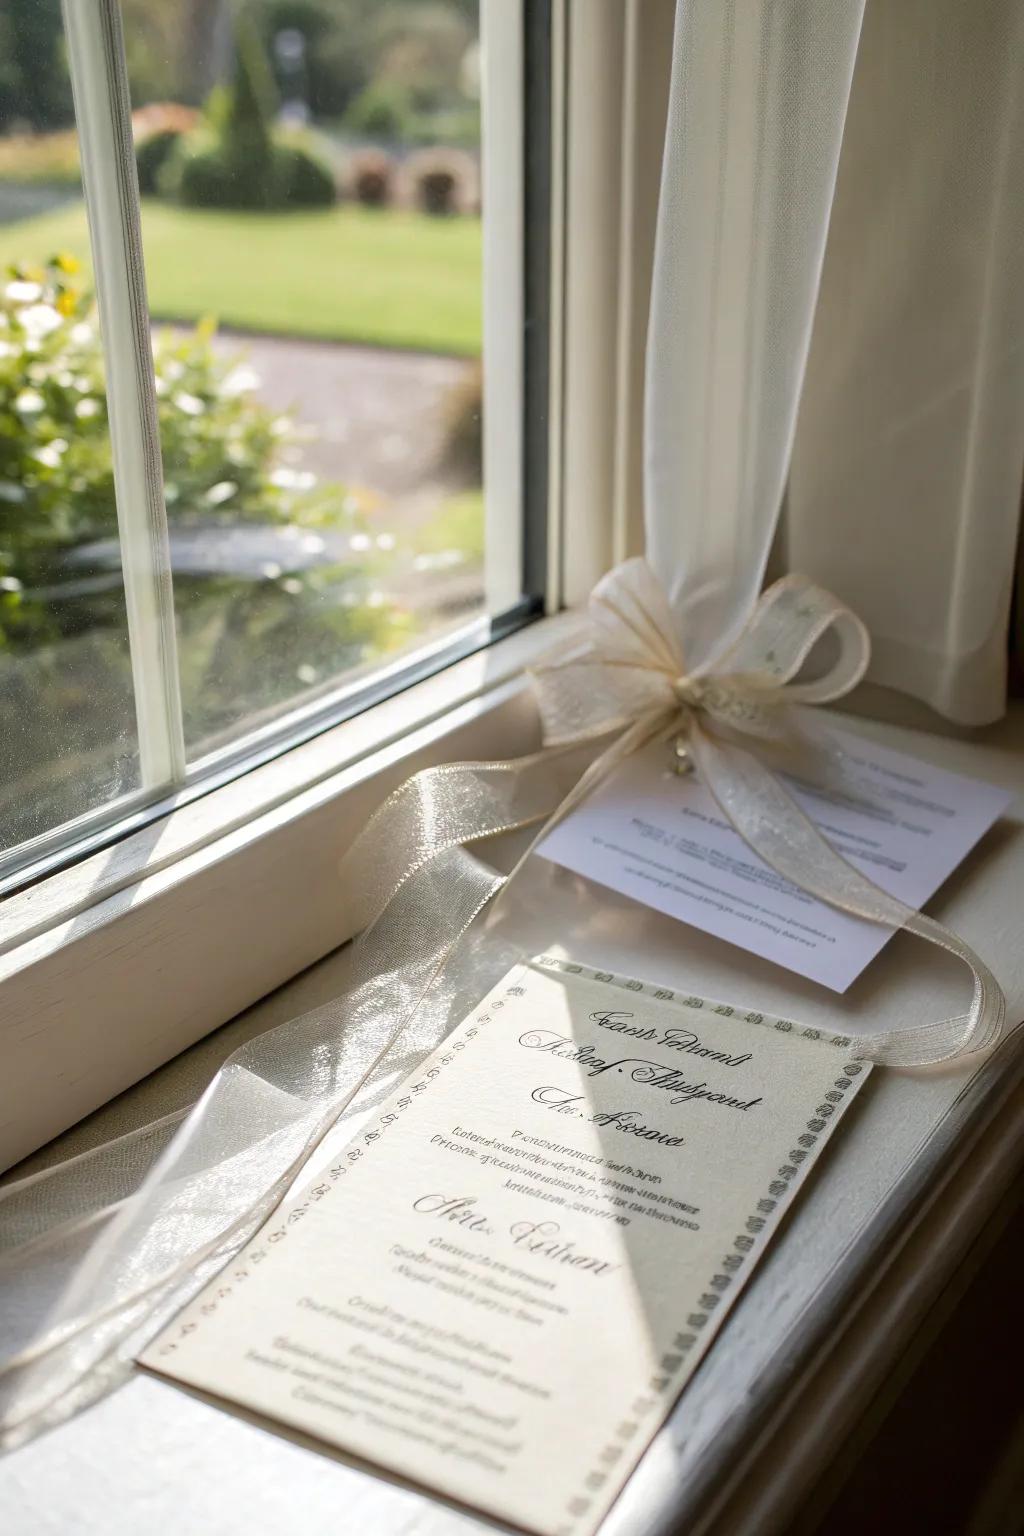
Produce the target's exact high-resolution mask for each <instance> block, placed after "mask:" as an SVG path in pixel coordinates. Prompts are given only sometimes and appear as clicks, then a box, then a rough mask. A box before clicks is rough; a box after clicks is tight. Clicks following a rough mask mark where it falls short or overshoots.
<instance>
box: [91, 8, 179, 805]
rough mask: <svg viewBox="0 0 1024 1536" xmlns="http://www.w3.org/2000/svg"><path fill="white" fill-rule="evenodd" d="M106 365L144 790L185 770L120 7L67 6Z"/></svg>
mask: <svg viewBox="0 0 1024 1536" xmlns="http://www.w3.org/2000/svg"><path fill="white" fill-rule="evenodd" d="M63 8H64V24H65V29H66V37H67V48H68V64H69V69H70V74H71V81H72V87H73V90H74V99H75V113H76V117H77V120H78V134H79V145H80V154H81V163H82V182H83V187H84V192H85V198H86V204H87V207H88V212H89V235H90V240H91V244H92V254H93V266H94V269H95V274H96V277H95V280H96V295H97V301H98V303H99V311H100V323H101V330H102V336H103V346H104V356H105V362H106V386H107V407H108V413H109V419H110V435H111V444H112V450H113V463H114V487H115V495H116V501H117V522H118V532H119V536H120V544H121V564H122V571H123V579H124V589H125V603H126V607H127V617H128V634H129V639H130V644H131V658H132V680H133V686H134V693H135V709H136V716H137V722H138V734H139V756H140V766H141V773H142V782H143V786H144V787H145V788H146V789H154V788H158V787H163V786H166V785H173V784H177V783H180V782H181V780H182V779H183V777H184V771H185V744H184V735H183V730H182V717H181V695H180V686H179V677H178V661H177V644H176V639H175V628H174V597H173V591H172V585H171V560H170V546H169V543H168V537H167V514H166V509H165V506H164V491H163V472H162V465H161V458H160V437H159V427H158V422H157V412H156V392H155V386H154V377H153V359H152V344H151V340H150V330H149V308H148V304H147V300H146V280H145V271H144V268H143V259H142V230H141V223H140V217H139V197H138V182H137V177H136V171H135V155H134V148H133V142H132V125H131V108H130V100H129V94H128V79H127V70H126V66H125V57H124V41H123V36H122V31H121V18H120V12H119V9H118V4H117V0H64V7H63Z"/></svg>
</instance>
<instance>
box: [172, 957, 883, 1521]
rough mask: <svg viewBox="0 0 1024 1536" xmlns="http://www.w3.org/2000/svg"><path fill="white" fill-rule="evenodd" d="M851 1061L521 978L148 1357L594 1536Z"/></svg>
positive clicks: (830, 1051)
mask: <svg viewBox="0 0 1024 1536" xmlns="http://www.w3.org/2000/svg"><path fill="white" fill-rule="evenodd" d="M849 1045H850V1042H849V1041H848V1040H847V1039H845V1038H844V1037H841V1036H829V1035H827V1034H822V1033H821V1032H819V1031H816V1030H805V1029H800V1028H798V1027H797V1026H796V1025H794V1024H791V1023H788V1022H782V1023H780V1022H779V1021H773V1020H769V1019H766V1018H765V1017H763V1016H762V1015H761V1014H759V1013H749V1012H748V1013H745V1014H742V1015H740V1014H737V1013H736V1012H735V1011H734V1010H733V1009H732V1008H730V1007H728V1006H727V1005H721V1004H720V1005H713V1004H705V1003H703V1002H702V1001H701V1000H700V999H697V998H685V997H680V996H675V995H673V993H672V992H670V991H667V990H665V989H656V988H654V987H649V986H641V984H640V983H637V982H633V981H628V980H623V979H621V978H613V977H611V976H609V975H602V974H600V973H594V972H592V971H587V970H585V969H584V968H583V967H580V966H576V965H572V964H570V963H568V962H560V961H544V962H539V963H535V964H533V965H531V966H525V965H524V966H522V967H519V968H518V969H517V970H515V971H513V972H511V973H510V974H509V975H508V976H506V977H505V979H504V980H503V981H502V982H501V983H500V984H499V986H498V987H497V988H496V989H495V990H494V991H493V992H492V993H491V994H490V996H489V997H488V998H486V999H485V1000H484V1002H483V1003H482V1004H480V1006H479V1007H478V1008H477V1009H476V1010H474V1013H473V1015H472V1016H471V1017H470V1018H469V1019H468V1020H467V1021H466V1022H465V1023H464V1024H463V1025H461V1026H460V1027H459V1028H458V1029H457V1030H456V1031H454V1033H453V1034H452V1035H451V1036H449V1038H448V1039H447V1040H446V1041H445V1042H444V1043H443V1044H442V1045H441V1046H440V1047H439V1049H438V1050H437V1051H436V1052H435V1053H434V1054H433V1056H432V1057H430V1058H428V1060H427V1061H426V1062H425V1063H424V1064H423V1066H422V1067H421V1068H420V1069H419V1070H418V1071H417V1072H415V1073H414V1074H413V1076H412V1078H411V1079H409V1080H408V1081H407V1082H405V1083H403V1084H402V1086H401V1087H400V1088H399V1089H398V1090H397V1091H396V1093H395V1094H394V1095H392V1097H391V1098H390V1099H389V1100H388V1101H387V1103H386V1104H385V1106H384V1109H383V1110H382V1112H381V1114H380V1115H379V1117H378V1118H377V1119H376V1120H375V1122H374V1123H372V1124H371V1125H369V1126H368V1127H367V1128H365V1129H364V1130H363V1131H361V1132H360V1133H359V1134H358V1135H357V1136H356V1138H355V1140H354V1141H353V1142H351V1143H350V1144H349V1146H348V1148H347V1149H346V1150H345V1151H344V1152H343V1153H342V1154H340V1155H339V1157H338V1159H337V1161H336V1162H335V1163H334V1165H333V1166H332V1167H331V1168H330V1169H329V1170H327V1171H326V1172H325V1173H324V1174H322V1175H320V1176H319V1177H317V1178H315V1179H314V1180H313V1181H312V1182H311V1183H310V1184H309V1185H307V1186H306V1187H305V1188H304V1189H303V1190H302V1191H301V1192H300V1193H299V1194H297V1195H296V1196H295V1197H294V1198H293V1199H291V1200H290V1201H289V1202H287V1203H286V1204H285V1205H284V1206H283V1207H282V1208H281V1209H280V1210H279V1211H278V1212H277V1213H275V1215H274V1217H272V1218H271V1220H270V1222H269V1223H268V1224H267V1226H266V1227H265V1228H264V1229H263V1230H262V1231H261V1232H260V1233H259V1234H258V1235H257V1237H256V1238H255V1239H254V1240H253V1241H252V1242H251V1243H250V1244H249V1245H248V1247H247V1248H246V1249H245V1250H243V1252H242V1253H241V1254H240V1255H239V1256H238V1258H237V1259H235V1260H234V1261H233V1262H232V1263H231V1264H229V1265H228V1266H227V1268H226V1269H225V1270H224V1271H223V1272H222V1274H221V1275H220V1276H219V1277H218V1278H217V1280H215V1281H214V1282H213V1283H212V1284H211V1286H209V1287H208V1288H207V1289H206V1290H205V1291H203V1292H202V1293H200V1295H199V1296H198V1297H197V1298H196V1299H195V1300H194V1301H193V1302H192V1303H191V1304H190V1305H189V1306H188V1307H187V1308H186V1309H185V1311H184V1312H183V1313H182V1314H181V1315H180V1316H179V1317H178V1318H177V1319H176V1320H175V1322H174V1323H172V1324H171V1325H170V1326H169V1327H168V1328H167V1329H166V1330H165V1331H164V1332H163V1333H162V1334H161V1335H160V1336H158V1337H157V1339H155V1340H154V1342H153V1343H152V1344H151V1345H150V1346H149V1348H148V1349H147V1351H146V1352H145V1354H144V1355H143V1357H142V1361H143V1363H144V1364H146V1365H147V1366H149V1367H151V1368H152V1369H154V1370H156V1371H159V1372H162V1373H164V1374H166V1375H169V1376H172V1377H176V1378H178V1379H180V1380H181V1381H183V1382H187V1383H189V1384H191V1385H193V1386H197V1387H200V1388H202V1389H204V1390H206V1391H209V1392H212V1393H215V1394H216V1395H218V1396H219V1397H222V1398H226V1399H230V1400H232V1401H234V1402H237V1403H240V1404H243V1405H244V1406H246V1407H248V1408H251V1409H255V1410H256V1411H258V1412H261V1413H263V1414H265V1415H267V1416H269V1417H271V1418H276V1419H278V1420H280V1421H281V1422H282V1423H284V1424H287V1425H289V1426H292V1427H293V1428H296V1429H299V1430H302V1431H304V1432H306V1433H308V1434H310V1435H313V1436H316V1437H319V1438H320V1439H321V1440H324V1441H327V1442H329V1443H331V1444H334V1445H336V1446H339V1447H341V1448H342V1449H344V1450H346V1451H349V1452H352V1453H354V1454H356V1455H357V1456H359V1457H362V1458H364V1459H366V1460H368V1461H371V1462H376V1463H378V1464H379V1465H381V1466H384V1467H386V1468H388V1469H390V1470H392V1471H394V1472H397V1473H399V1474H400V1475H402V1476H404V1477H406V1478H409V1479H412V1480H414V1481H416V1482H419V1483H422V1484H424V1485H426V1486H428V1487H431V1488H434V1489H437V1490H438V1491H440V1492H441V1493H443V1494H445V1495H447V1496H449V1497H451V1498H454V1499H456V1500H459V1501H460V1502H462V1503H465V1504H468V1505H471V1506H474V1507H476V1508H479V1509H482V1510H485V1511H486V1512H487V1513H489V1514H491V1515H495V1516H497V1517H499V1518H501V1519H505V1520H508V1521H510V1522H512V1523H514V1524H515V1525H518V1526H523V1527H526V1528H527V1529H529V1530H532V1531H537V1532H541V1533H543V1536H586V1533H588V1532H591V1531H593V1530H594V1528H595V1527H596V1525H597V1524H598V1522H599V1521H600V1519H601V1518H602V1516H603V1514H604V1513H605V1511H606V1510H607V1508H608V1506H609V1505H610V1504H611V1502H612V1500H613V1499H614V1497H615V1495H616V1493H617V1492H618V1490H619V1488H620V1487H621V1486H622V1484H623V1482H624V1481H625V1479H626V1477H627V1476H628V1474H629V1471H630V1470H631V1468H632V1467H633V1466H634V1464H635V1463H636V1461H637V1459H638V1458H639V1456H640V1455H641V1453H642V1451H643V1450H644V1448H645V1446H646V1445H647V1443H648V1441H649V1440H650V1438H651V1436H652V1434H653V1433H654V1431H655V1430H656V1429H657V1427H658V1425H659V1424H660V1423H661V1422H662V1420H663V1419H664V1418H665V1416H666V1414H667V1413H668V1410H669V1408H670V1407H671V1405H672V1402H673V1400H674V1398H675V1397H676V1395H677V1394H678V1392H679V1391H680V1389H681V1388H682V1387H683V1386H684V1384H685V1382H686V1381H687V1379H688V1378H689V1376H690V1375H691V1374H692V1372H693V1370H694V1369H695V1367H696V1365H697V1362H698V1361H699V1360H700V1358H701V1356H702V1355H703V1353H704V1351H705V1350H706V1349H707V1348H708V1346H709V1344H710V1343H711V1341H712V1339H713V1337H714V1335H715V1333H716V1331H717V1330H718V1328H719V1327H720V1325H721V1323H722V1321H723V1319H724V1317H725V1315H726V1313H727V1312H728V1310H729V1307H730V1306H731V1305H732V1303H733V1302H734V1301H735V1299H736V1297H737V1295H738V1294H739V1292H740V1290H741V1288H742V1286H743V1284H744V1282H745V1280H746V1279H747V1277H748V1276H749V1275H750V1273H751V1271H752V1270H753V1268H754V1266H755V1265H756V1263H757V1261H758V1258H759V1256H760V1254H761V1252H762V1251H763V1248H764V1246H765V1244H766V1243H767V1242H768V1241H769V1239H770V1237H771V1235H772V1233H773V1232H774V1230H775V1228H776V1227H777V1225H778V1223H779V1221H780V1220H781V1218H782V1216H783V1214H784V1212H785V1210H786V1208H787V1206H788V1204H789V1202H790V1201H791V1200H792V1199H793V1197H794V1195H795V1194H796V1192H797V1190H798V1189H799V1186H800V1184H801V1183H802V1181H803V1179H804V1178H805V1177H806V1175H807V1173H808V1171H809V1169H810V1168H811V1167H812V1166H813V1163H814V1160H815V1158H816V1157H817V1156H818V1154H819V1153H820V1152H821V1150H822V1148H823V1146H824V1145H825V1142H826V1141H827V1139H828V1136H829V1135H830V1134H831V1131H832V1130H833V1129H834V1127H835V1125H836V1124H837V1123H838V1121H839V1119H840V1118H841V1116H842V1114H843V1113H844V1111H845V1110H846V1109H847V1107H848V1105H849V1103H850V1102H851V1100H852V1098H853V1096H854V1094H855V1093H856V1092H857V1090H858V1089H859V1088H860V1087H861V1086H862V1085H863V1083H864V1081H865V1078H866V1076H867V1073H868V1067H867V1065H866V1064H864V1063H858V1062H855V1061H851V1060H850V1059H849V1054H848V1048H849ZM716 1095H717V1097H716ZM726 1101H728V1102H726ZM630 1127H632V1128H633V1129H630ZM638 1130H639V1131H643V1132H645V1133H650V1134H643V1135H641V1134H638ZM655 1137H656V1138H659V1139H653V1138H655Z"/></svg>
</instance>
